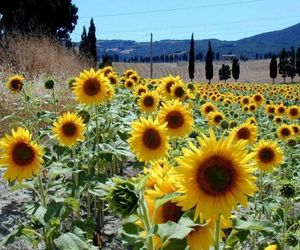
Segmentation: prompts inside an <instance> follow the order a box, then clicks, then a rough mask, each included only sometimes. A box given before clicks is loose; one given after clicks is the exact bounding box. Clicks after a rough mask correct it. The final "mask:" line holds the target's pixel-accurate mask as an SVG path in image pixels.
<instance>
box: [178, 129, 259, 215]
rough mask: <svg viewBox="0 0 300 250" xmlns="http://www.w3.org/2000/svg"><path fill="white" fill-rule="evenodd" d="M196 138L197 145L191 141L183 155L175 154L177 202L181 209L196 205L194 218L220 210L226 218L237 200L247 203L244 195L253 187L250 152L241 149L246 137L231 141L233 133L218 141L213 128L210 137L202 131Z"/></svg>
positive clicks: (252, 191) (253, 179) (214, 213)
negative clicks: (177, 155)
mask: <svg viewBox="0 0 300 250" xmlns="http://www.w3.org/2000/svg"><path fill="white" fill-rule="evenodd" d="M198 142H199V144H200V148H197V147H196V146H194V145H193V144H191V143H190V147H191V149H187V148H184V149H183V150H182V151H183V154H184V155H183V156H181V157H179V158H176V162H177V163H178V164H179V166H178V167H177V168H176V171H177V174H178V182H179V183H178V186H179V191H178V192H180V193H182V196H180V197H177V198H176V200H177V201H178V205H179V206H182V207H183V208H182V209H183V211H187V210H189V209H191V208H194V207H195V219H196V218H198V217H199V218H200V215H201V218H203V219H206V220H207V219H210V218H217V216H218V214H219V213H221V214H222V215H223V216H224V217H225V218H229V216H230V212H231V210H232V208H234V207H236V205H237V203H238V202H239V203H241V204H242V205H244V206H246V205H247V195H253V193H254V192H255V190H256V186H255V180H256V178H255V177H254V176H253V175H252V174H251V172H253V171H254V169H253V168H251V166H252V165H251V163H249V161H250V160H252V157H253V154H248V153H247V152H246V151H245V150H244V149H245V146H246V144H247V142H246V141H243V140H240V141H237V142H235V143H234V137H233V136H229V137H227V138H223V139H221V140H219V141H217V139H216V137H215V134H214V132H213V130H212V129H210V137H209V138H208V137H206V136H205V135H203V134H202V137H201V138H198ZM202 216H203V217H202Z"/></svg>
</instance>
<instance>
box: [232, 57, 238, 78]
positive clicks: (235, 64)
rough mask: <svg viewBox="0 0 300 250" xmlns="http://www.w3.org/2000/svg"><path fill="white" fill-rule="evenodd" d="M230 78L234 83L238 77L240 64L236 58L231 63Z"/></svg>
mask: <svg viewBox="0 0 300 250" xmlns="http://www.w3.org/2000/svg"><path fill="white" fill-rule="evenodd" d="M232 77H233V79H234V80H235V81H237V80H238V79H239V77H240V63H239V59H237V58H234V59H233V61H232Z"/></svg>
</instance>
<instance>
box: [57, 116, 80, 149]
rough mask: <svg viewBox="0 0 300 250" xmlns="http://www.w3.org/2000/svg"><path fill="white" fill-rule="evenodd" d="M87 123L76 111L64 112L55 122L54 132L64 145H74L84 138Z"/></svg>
mask: <svg viewBox="0 0 300 250" xmlns="http://www.w3.org/2000/svg"><path fill="white" fill-rule="evenodd" d="M84 129H85V125H84V122H83V119H82V118H81V117H80V116H78V115H77V114H76V113H70V112H67V113H64V114H62V115H61V116H59V117H58V119H57V120H56V121H55V122H54V123H53V128H52V131H53V134H54V137H55V138H56V139H57V140H58V143H59V144H60V145H62V146H67V147H72V146H74V145H75V144H76V143H77V141H82V140H83V139H84Z"/></svg>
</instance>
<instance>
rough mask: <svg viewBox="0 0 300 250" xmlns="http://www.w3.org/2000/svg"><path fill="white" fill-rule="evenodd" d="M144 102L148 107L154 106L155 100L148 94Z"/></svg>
mask: <svg viewBox="0 0 300 250" xmlns="http://www.w3.org/2000/svg"><path fill="white" fill-rule="evenodd" d="M143 103H144V105H145V106H146V107H153V104H154V100H153V97H152V96H146V97H145V98H144V100H143Z"/></svg>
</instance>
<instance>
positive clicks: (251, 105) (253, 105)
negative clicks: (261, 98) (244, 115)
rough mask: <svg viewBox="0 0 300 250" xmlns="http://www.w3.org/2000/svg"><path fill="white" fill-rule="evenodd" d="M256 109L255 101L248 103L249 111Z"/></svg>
mask: <svg viewBox="0 0 300 250" xmlns="http://www.w3.org/2000/svg"><path fill="white" fill-rule="evenodd" d="M256 110H257V105H256V104H255V103H250V104H249V111H250V112H255V111H256Z"/></svg>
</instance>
